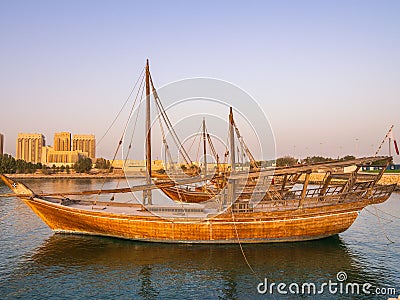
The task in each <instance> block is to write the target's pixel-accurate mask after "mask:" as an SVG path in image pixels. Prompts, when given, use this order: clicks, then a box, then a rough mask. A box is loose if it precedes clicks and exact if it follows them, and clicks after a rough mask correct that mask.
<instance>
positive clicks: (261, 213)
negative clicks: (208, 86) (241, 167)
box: [0, 63, 395, 244]
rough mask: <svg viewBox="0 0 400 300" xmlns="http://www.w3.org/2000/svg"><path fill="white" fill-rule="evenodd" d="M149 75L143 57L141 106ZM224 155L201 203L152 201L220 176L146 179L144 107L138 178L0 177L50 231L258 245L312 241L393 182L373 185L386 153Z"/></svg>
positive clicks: (348, 220)
mask: <svg viewBox="0 0 400 300" xmlns="http://www.w3.org/2000/svg"><path fill="white" fill-rule="evenodd" d="M150 80H151V78H150V73H149V65H148V63H147V65H146V83H147V84H146V106H147V107H148V108H149V101H150V88H149V84H148V83H149V82H150ZM154 94H155V91H154V90H153V96H154ZM230 115H232V114H230ZM233 131H234V129H233V127H232V126H231V127H230V151H231V153H234V149H235V148H234V139H233ZM232 157H233V155H232V156H231V168H232V170H233V171H232V172H230V174H229V176H228V177H227V178H225V177H224V178H223V180H224V181H225V182H226V184H225V187H224V188H223V189H221V190H220V191H219V193H218V194H217V195H216V196H215V197H213V198H212V199H211V200H209V201H206V202H204V203H184V202H181V203H173V204H171V205H155V204H153V201H152V190H155V189H166V188H174V187H177V186H183V185H186V184H193V183H203V184H205V183H206V182H207V181H210V180H215V179H217V180H218V179H220V178H219V177H218V176H216V175H215V174H209V175H208V174H202V175H197V176H192V177H187V178H184V179H178V180H168V181H165V182H159V183H157V184H155V183H153V182H152V176H151V175H152V172H151V132H150V113H149V109H147V111H146V170H147V173H146V184H143V185H136V186H131V187H128V188H118V189H109V190H102V189H101V190H91V191H77V192H68V193H65V192H64V193H63V192H58V193H47V194H46V193H35V192H34V191H32V190H31V189H30V188H29V187H27V186H26V185H25V184H23V183H21V182H17V181H14V180H12V179H11V178H9V177H6V176H5V175H0V177H1V179H2V180H3V181H4V182H5V184H6V185H7V186H8V187H9V188H10V189H11V190H12V191H13V193H14V194H13V195H15V196H17V197H19V198H20V199H22V201H23V202H24V203H25V204H26V205H28V206H29V207H30V208H31V209H32V211H33V212H34V213H36V214H37V215H38V216H39V217H40V218H41V219H42V220H43V221H44V222H45V223H46V224H47V225H48V226H49V227H50V228H51V229H52V230H54V232H56V233H74V234H88V235H100V236H110V237H117V238H124V239H132V240H138V241H149V242H167V243H215V244H221V243H238V242H240V243H266V242H284V241H304V240H313V239H320V238H324V237H328V236H332V235H336V234H339V233H341V232H343V231H345V230H346V229H348V228H349V227H350V226H351V225H352V224H353V222H354V221H355V220H356V218H357V216H358V213H359V212H360V211H361V210H362V209H363V208H364V207H366V206H368V205H372V204H378V203H382V202H384V201H385V200H387V199H388V198H389V197H390V195H391V193H392V192H393V190H394V188H395V185H379V184H378V181H379V179H380V178H381V176H382V174H383V172H384V170H385V169H386V167H387V166H388V165H389V163H390V162H391V157H367V158H360V159H354V160H349V161H332V162H329V163H324V164H314V165H297V166H294V167H288V168H274V169H257V170H254V172H236V171H235V168H234V167H235V161H234V158H232ZM371 164H374V165H376V164H380V166H379V167H380V171H379V173H377V174H361V173H360V172H359V171H360V170H361V167H362V166H365V165H371ZM347 166H352V170H351V171H350V172H344V171H345V167H347ZM317 172H318V173H321V172H323V173H324V174H325V179H324V180H323V182H321V184H319V185H311V184H310V177H311V174H312V173H317ZM224 176H225V175H224ZM275 178H276V179H278V178H279V179H280V180H274V179H275ZM291 178H295V179H296V181H297V183H296V184H295V185H289V182H290V180H291ZM252 180H256V181H257V182H258V183H257V184H256V185H254V186H252V187H251V189H250V190H249V189H246V188H241V187H243V184H242V183H243V182H249V181H252ZM300 180H301V181H300ZM288 186H289V187H288ZM244 187H246V185H244ZM140 191H142V192H143V202H142V203H135V204H134V203H122V202H115V201H107V202H101V201H97V200H85V199H83V197H84V196H86V195H100V194H115V193H133V192H140ZM132 197H133V195H132Z"/></svg>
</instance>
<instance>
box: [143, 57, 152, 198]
mask: <svg viewBox="0 0 400 300" xmlns="http://www.w3.org/2000/svg"><path fill="white" fill-rule="evenodd" d="M145 130H146V131H145V135H146V184H151V124H150V68H149V60H148V59H147V60H146V128H145ZM143 196H144V197H143V198H144V199H143V204H145V205H146V204H148V205H149V204H152V199H151V198H152V197H151V196H152V192H151V190H148V191H144V195H143Z"/></svg>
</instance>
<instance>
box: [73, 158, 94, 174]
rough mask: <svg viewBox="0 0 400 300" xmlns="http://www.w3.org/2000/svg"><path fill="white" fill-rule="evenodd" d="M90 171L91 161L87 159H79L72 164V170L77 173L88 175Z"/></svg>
mask: <svg viewBox="0 0 400 300" xmlns="http://www.w3.org/2000/svg"><path fill="white" fill-rule="evenodd" d="M91 169H92V160H91V159H90V158H88V157H86V158H79V160H78V161H77V162H76V163H75V164H74V170H75V171H76V172H77V173H88V172H89V171H90V170H91Z"/></svg>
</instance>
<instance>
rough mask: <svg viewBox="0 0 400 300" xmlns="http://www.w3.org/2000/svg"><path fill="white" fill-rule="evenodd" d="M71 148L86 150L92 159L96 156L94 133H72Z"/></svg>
mask: <svg viewBox="0 0 400 300" xmlns="http://www.w3.org/2000/svg"><path fill="white" fill-rule="evenodd" d="M72 150H73V151H81V152H87V153H88V157H89V158H91V159H92V160H93V159H95V158H96V138H95V136H94V134H74V135H73V137H72Z"/></svg>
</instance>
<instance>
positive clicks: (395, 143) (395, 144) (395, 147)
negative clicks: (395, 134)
mask: <svg viewBox="0 0 400 300" xmlns="http://www.w3.org/2000/svg"><path fill="white" fill-rule="evenodd" d="M393 143H394V149H396V153H397V155H399V147H397V142H396V140H395V139H393Z"/></svg>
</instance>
